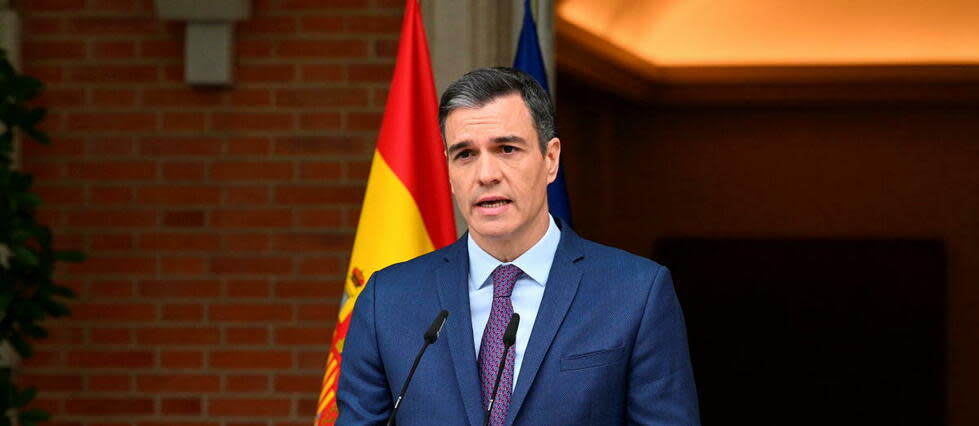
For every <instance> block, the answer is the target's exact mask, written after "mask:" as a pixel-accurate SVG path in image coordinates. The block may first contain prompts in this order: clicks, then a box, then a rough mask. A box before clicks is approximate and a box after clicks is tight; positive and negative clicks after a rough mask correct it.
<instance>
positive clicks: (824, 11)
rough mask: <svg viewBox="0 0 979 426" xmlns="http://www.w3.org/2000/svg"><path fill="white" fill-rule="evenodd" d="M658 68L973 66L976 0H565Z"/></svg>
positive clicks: (978, 54)
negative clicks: (719, 66)
mask: <svg viewBox="0 0 979 426" xmlns="http://www.w3.org/2000/svg"><path fill="white" fill-rule="evenodd" d="M558 16H559V18H560V19H563V20H565V21H567V22H569V23H571V24H573V25H574V26H577V27H578V28H580V29H582V30H584V31H587V32H589V33H592V34H593V35H596V36H598V37H601V38H604V39H605V40H607V41H608V42H610V43H612V44H614V45H616V46H618V47H620V48H622V49H624V50H626V51H628V52H630V53H632V54H634V55H636V56H638V57H640V58H643V59H645V60H647V61H649V62H652V63H654V64H656V65H659V66H701V65H817V64H820V65H822V64H825V65H849V64H860V65H867V64H943V63H960V64H961V63H979V1H977V0H564V1H562V2H561V3H560V5H559V8H558Z"/></svg>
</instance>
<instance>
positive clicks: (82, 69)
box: [67, 64, 160, 83]
mask: <svg viewBox="0 0 979 426" xmlns="http://www.w3.org/2000/svg"><path fill="white" fill-rule="evenodd" d="M67 78H68V79H69V80H71V81H75V82H80V83H153V82H156V81H159V79H160V72H159V68H157V67H155V66H151V65H108V64H102V65H81V66H75V67H70V68H68V76H67Z"/></svg>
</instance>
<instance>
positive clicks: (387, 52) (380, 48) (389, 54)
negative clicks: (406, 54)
mask: <svg viewBox="0 0 979 426" xmlns="http://www.w3.org/2000/svg"><path fill="white" fill-rule="evenodd" d="M373 48H374V55H375V56H377V57H379V58H393V57H395V55H397V54H398V40H377V41H375V42H374V46H373Z"/></svg>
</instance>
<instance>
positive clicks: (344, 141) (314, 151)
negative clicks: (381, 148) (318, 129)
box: [272, 136, 373, 156]
mask: <svg viewBox="0 0 979 426" xmlns="http://www.w3.org/2000/svg"><path fill="white" fill-rule="evenodd" d="M371 149H373V146H372V145H370V144H369V143H368V142H367V141H366V140H364V139H360V138H352V137H347V136H313V137H288V138H280V139H276V140H275V141H274V143H273V148H272V152H273V153H275V154H282V155H303V156H309V155H324V156H330V155H366V154H367V153H368V152H370V151H369V150H371Z"/></svg>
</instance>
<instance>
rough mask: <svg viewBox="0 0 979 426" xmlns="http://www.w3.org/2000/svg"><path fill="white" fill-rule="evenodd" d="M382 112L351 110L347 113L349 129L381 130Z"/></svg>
mask: <svg viewBox="0 0 979 426" xmlns="http://www.w3.org/2000/svg"><path fill="white" fill-rule="evenodd" d="M383 117H384V116H383V115H382V114H376V113H372V112H351V113H348V114H347V129H348V130H380V129H381V119H382V118H383Z"/></svg>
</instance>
